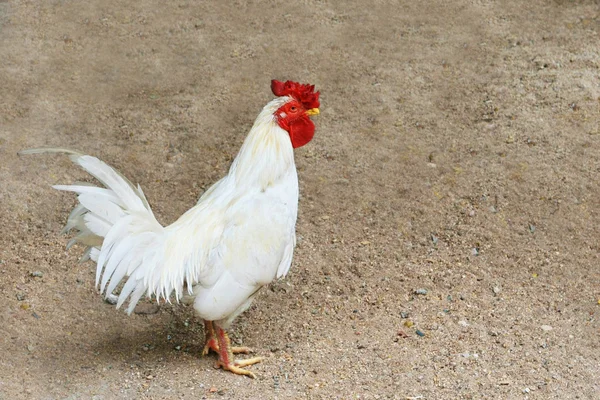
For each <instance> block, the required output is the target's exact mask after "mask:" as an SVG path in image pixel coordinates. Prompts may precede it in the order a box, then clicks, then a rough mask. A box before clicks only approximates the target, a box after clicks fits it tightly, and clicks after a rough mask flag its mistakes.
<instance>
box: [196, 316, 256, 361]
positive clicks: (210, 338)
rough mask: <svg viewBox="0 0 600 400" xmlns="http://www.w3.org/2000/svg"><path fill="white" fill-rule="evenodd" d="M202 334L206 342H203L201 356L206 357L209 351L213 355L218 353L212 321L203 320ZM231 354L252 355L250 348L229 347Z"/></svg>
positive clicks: (217, 343)
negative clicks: (204, 335)
mask: <svg viewBox="0 0 600 400" xmlns="http://www.w3.org/2000/svg"><path fill="white" fill-rule="evenodd" d="M204 332H205V333H206V341H205V342H204V349H202V355H203V356H205V355H207V354H208V353H209V352H210V351H211V350H212V351H214V352H215V353H217V354H218V353H219V342H218V340H217V335H215V327H214V324H213V322H212V321H207V320H204ZM231 352H232V353H233V354H249V353H252V349H251V348H250V347H235V346H234V347H231Z"/></svg>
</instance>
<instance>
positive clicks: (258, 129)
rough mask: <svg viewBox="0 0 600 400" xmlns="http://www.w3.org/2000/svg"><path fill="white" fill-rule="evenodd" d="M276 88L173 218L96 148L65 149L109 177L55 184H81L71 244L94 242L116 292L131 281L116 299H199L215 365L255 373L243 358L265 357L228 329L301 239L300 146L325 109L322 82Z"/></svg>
mask: <svg viewBox="0 0 600 400" xmlns="http://www.w3.org/2000/svg"><path fill="white" fill-rule="evenodd" d="M271 89H272V91H273V93H274V94H275V95H276V96H277V98H275V99H274V100H272V101H271V102H270V103H269V104H267V105H266V106H265V107H264V108H263V110H262V111H261V113H260V114H259V116H258V118H257V119H256V121H255V122H254V125H253V126H252V129H251V130H250V133H249V134H248V136H247V137H246V140H245V141H244V144H243V145H242V148H241V149H240V152H239V153H238V155H237V157H236V158H235V160H234V161H233V164H232V165H231V168H230V169H229V173H228V174H227V175H226V176H225V177H224V178H222V179H221V180H219V181H218V182H217V183H215V184H214V185H213V186H212V187H211V188H210V189H209V190H207V191H206V193H204V194H203V195H202V197H200V199H199V200H198V203H197V204H196V205H195V206H194V207H192V208H191V209H190V210H189V211H187V212H186V213H185V214H183V215H182V216H181V217H180V218H179V219H178V220H177V221H175V222H174V223H173V224H171V225H169V226H166V227H163V226H162V225H161V224H159V223H158V221H157V220H156V218H155V217H154V214H153V213H152V210H151V209H150V206H149V205H148V201H147V200H146V197H145V196H144V193H143V192H142V189H141V188H140V187H139V185H138V186H137V187H136V186H134V185H133V184H131V182H130V181H129V180H127V179H126V178H125V177H124V176H123V175H121V174H120V173H119V172H117V171H116V170H114V169H113V168H111V167H110V166H108V165H107V164H105V163H104V162H102V161H100V160H98V159H97V158H95V157H92V156H88V155H82V154H79V153H76V152H73V151H69V150H63V149H31V150H25V151H23V152H21V154H34V153H43V152H66V153H68V154H70V158H71V160H72V161H73V162H74V163H76V164H77V165H79V166H80V167H82V168H83V169H84V170H86V171H87V172H89V173H90V174H91V175H93V176H94V177H95V178H96V179H97V180H98V181H100V182H101V183H102V184H103V185H104V187H96V186H88V185H86V184H74V185H68V186H63V185H57V186H54V188H55V189H58V190H66V191H71V192H75V193H77V194H78V199H79V204H77V206H76V207H75V208H74V209H73V211H72V212H71V214H70V215H69V218H68V220H67V224H66V226H65V231H69V230H71V229H75V230H77V231H78V234H77V236H75V237H74V238H73V239H72V240H71V242H70V243H69V246H70V245H72V244H73V243H76V242H78V243H82V244H84V245H85V246H87V249H86V251H85V253H84V255H83V260H87V259H92V260H93V261H95V262H96V263H97V267H96V285H99V287H100V290H101V291H102V292H104V294H105V296H107V297H108V296H111V295H112V293H113V291H114V290H115V289H116V288H117V286H118V285H119V283H121V282H124V285H123V287H122V288H121V291H120V294H119V296H118V302H117V308H119V307H120V306H121V305H122V304H123V303H124V302H125V301H126V300H127V299H129V306H128V308H127V311H128V312H129V313H131V312H132V311H133V309H134V307H135V305H136V304H137V302H138V301H139V299H140V298H141V297H142V296H144V295H146V296H155V297H156V299H157V300H160V299H161V298H163V299H165V300H167V301H168V300H169V299H170V298H172V296H174V297H175V299H176V300H177V301H179V300H181V299H183V300H184V301H186V302H189V303H193V306H194V309H195V310H196V311H197V312H198V315H199V316H200V317H201V318H203V319H204V323H205V332H206V344H205V346H204V350H203V352H202V354H203V355H205V354H208V352H209V351H211V350H212V351H214V352H216V353H217V354H218V361H217V365H218V366H220V367H222V368H223V369H225V370H228V371H231V372H233V373H236V374H242V375H247V376H250V377H254V374H253V373H252V372H250V371H248V370H246V369H244V368H243V367H245V366H248V365H252V364H255V363H257V362H260V361H261V360H262V358H260V357H254V358H250V359H246V360H234V358H233V354H234V353H248V352H249V351H250V350H249V349H248V348H246V347H232V346H231V343H230V340H229V337H228V336H227V332H226V329H228V328H229V327H230V325H231V323H232V321H233V320H234V319H235V318H236V317H237V316H238V315H240V314H241V313H242V312H244V311H245V310H246V309H247V308H248V307H249V306H250V303H251V302H252V298H253V297H254V295H255V294H256V292H257V291H258V290H259V289H260V288H261V287H262V286H264V285H267V284H269V283H270V282H271V281H273V280H274V279H275V278H280V277H282V276H285V275H286V274H287V272H288V270H289V268H290V265H291V262H292V255H293V251H294V246H295V243H296V233H295V225H296V216H297V213H298V176H297V173H296V166H295V163H294V153H293V149H294V148H297V147H300V146H303V145H305V144H306V143H308V142H309V141H310V140H311V139H312V137H313V135H314V130H315V126H314V124H313V122H312V121H311V120H310V119H309V116H311V115H316V114H319V108H318V107H319V92H314V86H311V85H301V84H299V83H296V82H291V81H287V82H285V83H283V82H280V81H277V80H273V81H272V82H271Z"/></svg>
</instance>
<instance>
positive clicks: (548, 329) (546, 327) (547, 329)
mask: <svg viewBox="0 0 600 400" xmlns="http://www.w3.org/2000/svg"><path fill="white" fill-rule="evenodd" d="M540 328H542V330H543V331H546V332H549V331H551V330H552V329H553V328H552V327H551V326H550V325H542V326H540Z"/></svg>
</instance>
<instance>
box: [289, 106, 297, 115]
mask: <svg viewBox="0 0 600 400" xmlns="http://www.w3.org/2000/svg"><path fill="white" fill-rule="evenodd" d="M296 111H298V107H296V106H291V107H290V112H293V113H295V112H296Z"/></svg>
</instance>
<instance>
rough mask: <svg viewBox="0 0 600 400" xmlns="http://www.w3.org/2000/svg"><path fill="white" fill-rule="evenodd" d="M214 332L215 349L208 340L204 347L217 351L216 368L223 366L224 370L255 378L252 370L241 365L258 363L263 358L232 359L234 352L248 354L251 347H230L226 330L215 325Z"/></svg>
mask: <svg viewBox="0 0 600 400" xmlns="http://www.w3.org/2000/svg"><path fill="white" fill-rule="evenodd" d="M214 332H215V333H216V341H217V350H215V349H214V348H213V347H212V346H211V345H210V344H209V342H208V341H207V346H205V348H206V347H208V348H209V350H215V351H216V352H217V353H218V355H219V360H218V361H217V364H216V368H223V369H224V370H226V371H230V372H233V373H234V374H237V375H246V376H248V377H250V378H256V376H255V375H254V374H253V373H252V372H250V371H248V370H246V369H244V368H243V367H247V366H249V365H253V364H256V363H259V362H261V361H262V360H263V358H262V357H252V358H249V359H247V360H234V359H233V355H234V354H239V353H244V354H248V353H250V352H252V349H250V348H249V347H232V346H231V342H230V340H229V336H228V335H227V332H225V331H224V330H223V329H222V328H220V327H219V326H217V325H215V326H214Z"/></svg>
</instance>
